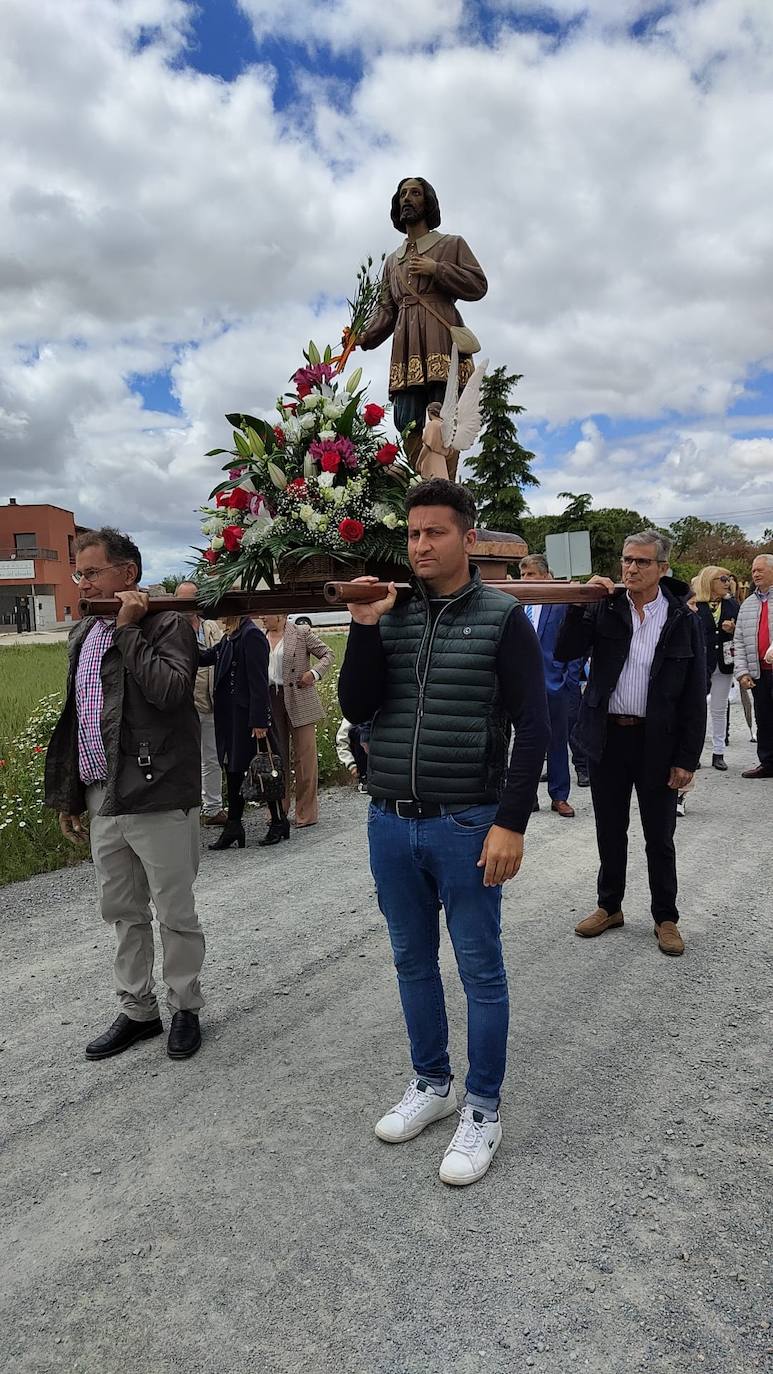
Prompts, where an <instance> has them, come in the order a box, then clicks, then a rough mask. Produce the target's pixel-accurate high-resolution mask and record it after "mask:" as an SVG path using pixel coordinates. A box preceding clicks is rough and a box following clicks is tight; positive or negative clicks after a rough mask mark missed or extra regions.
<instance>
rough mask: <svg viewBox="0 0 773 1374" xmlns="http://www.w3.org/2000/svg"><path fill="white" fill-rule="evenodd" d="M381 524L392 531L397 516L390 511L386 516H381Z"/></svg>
mask: <svg viewBox="0 0 773 1374" xmlns="http://www.w3.org/2000/svg"><path fill="white" fill-rule="evenodd" d="M381 523H382V525H386V527H387V529H388V530H393V529H394V528H395V526H396V525H397V516H396V515H395V513H394V511H393V510H390V512H389V514H388V515H382V517H381Z"/></svg>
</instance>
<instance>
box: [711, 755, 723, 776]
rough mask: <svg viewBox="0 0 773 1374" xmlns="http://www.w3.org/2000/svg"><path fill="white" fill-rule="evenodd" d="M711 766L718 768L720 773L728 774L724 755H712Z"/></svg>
mask: <svg viewBox="0 0 773 1374" xmlns="http://www.w3.org/2000/svg"><path fill="white" fill-rule="evenodd" d="M711 766H712V768H716V770H717V772H718V773H726V772H727V764H726V763H725V760H724V756H723V755H722V754H712V755H711Z"/></svg>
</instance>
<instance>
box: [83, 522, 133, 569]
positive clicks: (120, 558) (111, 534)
mask: <svg viewBox="0 0 773 1374" xmlns="http://www.w3.org/2000/svg"><path fill="white" fill-rule="evenodd" d="M92 544H103V545H104V549H105V557H106V558H107V561H108V563H136V565H137V581H138V582H139V581H140V579H141V577H142V554H141V553H140V551H139V549H138V548H137V545H136V544H135V542H134V540H133V539H130V538H129V536H128V534H121V532H120V530H114V529H112V528H111V526H110V525H103V526H102V529H101V530H84V531H83V534H79V535H78V538H77V539H76V540H75V552H76V553H83V550H84V549H90V548H91V546H92Z"/></svg>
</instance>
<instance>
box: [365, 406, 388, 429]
mask: <svg viewBox="0 0 773 1374" xmlns="http://www.w3.org/2000/svg"><path fill="white" fill-rule="evenodd" d="M384 414H385V411H384V407H383V406H377V405H374V404H373V402H372V401H371V402H370V404H369V405H366V407H365V409H364V410H363V412H362V418H363V420H364V421H365V423H366V425H371V426H373V425H380V424H381V421H382V420H383V418H384Z"/></svg>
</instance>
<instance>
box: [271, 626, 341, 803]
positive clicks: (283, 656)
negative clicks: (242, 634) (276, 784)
mask: <svg viewBox="0 0 773 1374" xmlns="http://www.w3.org/2000/svg"><path fill="white" fill-rule="evenodd" d="M262 622H263V625H264V627H265V630H266V634H267V636H268V643H269V648H270V651H271V656H270V658H269V667H268V681H269V691H270V693H271V719H272V725H273V728H274V732H275V734H276V739H277V742H278V745H279V750H280V753H281V755H282V761H283V763H284V769H285V777H286V779H287V790H286V792H285V799H284V809H285V813H287V812H289V810H290V754H291V752H292V756H293V765H294V770H295V824H296V825H297V826H299V827H302V826H306V825H316V823H317V821H318V820H319V803H318V800H317V781H318V772H317V731H316V725H317V721H319V720H322V718H323V716H324V714H325V711H324V708H323V705H322V702H321V701H320V698H319V692H318V691H317V683H318V682H320V681H321V680H322V678H323V677H324V676H325V673H326V672H327V671H328V669H330V668H331V667H332V666H333V654H332V651H331V649H329V648H328V646H327V644H325V642H324V640H322V639H320V638H319V636H318V635H317V634H315V632H314V630H313V629H312V627H311V625H295V624H293V622H292V621H289V620H288V619H287V616H285V615H264V616H263V617H262ZM312 658H314V659H315V660H316V662H315V664H314V666H313V667H312V664H311V659H312Z"/></svg>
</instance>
